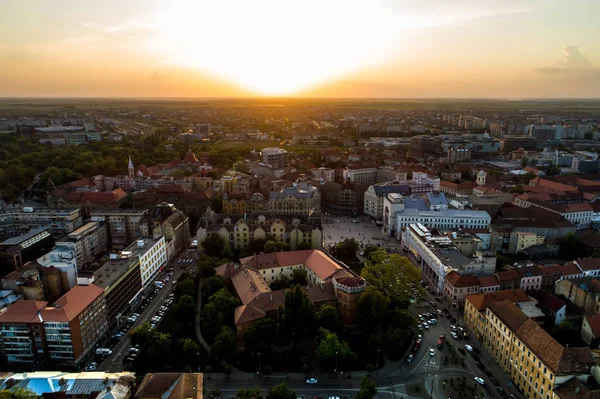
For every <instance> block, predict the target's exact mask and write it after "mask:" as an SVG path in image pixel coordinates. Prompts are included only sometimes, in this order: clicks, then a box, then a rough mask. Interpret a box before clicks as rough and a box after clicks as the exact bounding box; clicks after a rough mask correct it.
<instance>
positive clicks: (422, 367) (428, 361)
mask: <svg viewBox="0 0 600 399" xmlns="http://www.w3.org/2000/svg"><path fill="white" fill-rule="evenodd" d="M440 356H441V355H440V354H439V353H436V354H435V356H429V353H427V354H425V356H423V357H422V358H421V360H420V361H419V364H417V366H416V367H415V368H414V369H412V371H411V372H410V373H408V375H411V374H415V373H424V372H427V371H431V370H438V369H439V368H440V364H439V357H440Z"/></svg>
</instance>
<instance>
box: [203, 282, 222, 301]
mask: <svg viewBox="0 0 600 399" xmlns="http://www.w3.org/2000/svg"><path fill="white" fill-rule="evenodd" d="M222 288H225V281H224V280H223V277H221V276H212V277H209V278H207V279H206V280H204V281H203V282H202V301H208V298H210V297H211V296H213V295H214V294H216V293H217V292H218V291H219V290H220V289H222Z"/></svg>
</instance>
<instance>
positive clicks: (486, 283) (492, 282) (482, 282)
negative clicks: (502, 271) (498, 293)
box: [479, 276, 500, 287]
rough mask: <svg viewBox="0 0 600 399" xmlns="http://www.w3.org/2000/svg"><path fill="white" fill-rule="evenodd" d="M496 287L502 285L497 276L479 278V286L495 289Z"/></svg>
mask: <svg viewBox="0 0 600 399" xmlns="http://www.w3.org/2000/svg"><path fill="white" fill-rule="evenodd" d="M496 285H500V282H499V281H498V279H497V278H496V276H489V277H479V286H481V287H494V286H496Z"/></svg>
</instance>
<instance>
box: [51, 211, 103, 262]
mask: <svg viewBox="0 0 600 399" xmlns="http://www.w3.org/2000/svg"><path fill="white" fill-rule="evenodd" d="M57 244H58V245H61V246H65V247H71V248H73V250H74V251H75V255H76V257H77V267H78V268H79V269H86V268H88V267H90V265H91V264H92V263H94V262H95V261H96V259H98V258H99V257H100V256H102V255H103V254H104V253H105V252H106V248H107V234H106V226H105V223H104V222H89V223H86V224H85V225H83V226H81V227H80V228H78V229H77V230H75V231H72V232H71V233H69V234H68V235H67V236H66V237H64V238H62V239H60V240H59V241H58V243H57Z"/></svg>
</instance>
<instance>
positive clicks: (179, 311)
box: [173, 295, 196, 321]
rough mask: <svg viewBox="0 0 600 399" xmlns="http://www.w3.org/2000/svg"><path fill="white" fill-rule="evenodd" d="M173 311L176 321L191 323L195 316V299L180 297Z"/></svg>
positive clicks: (187, 296)
mask: <svg viewBox="0 0 600 399" xmlns="http://www.w3.org/2000/svg"><path fill="white" fill-rule="evenodd" d="M173 311H174V312H175V314H176V315H177V318H178V319H180V320H187V321H193V320H194V319H195V316H196V299H195V298H194V297H192V296H190V295H182V296H181V297H180V298H179V301H177V303H176V304H175V306H173Z"/></svg>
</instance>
